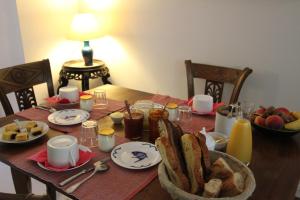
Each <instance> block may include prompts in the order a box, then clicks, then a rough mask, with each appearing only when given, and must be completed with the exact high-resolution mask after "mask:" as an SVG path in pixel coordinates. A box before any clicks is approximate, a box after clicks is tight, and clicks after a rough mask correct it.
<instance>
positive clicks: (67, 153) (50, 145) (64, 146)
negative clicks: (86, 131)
mask: <svg viewBox="0 0 300 200" xmlns="http://www.w3.org/2000/svg"><path fill="white" fill-rule="evenodd" d="M47 156H48V162H49V164H50V165H52V166H54V167H66V166H75V165H76V163H77V161H78V159H79V147H78V141H77V138H76V137H74V136H71V135H60V136H56V137H53V138H51V139H50V140H48V142H47Z"/></svg>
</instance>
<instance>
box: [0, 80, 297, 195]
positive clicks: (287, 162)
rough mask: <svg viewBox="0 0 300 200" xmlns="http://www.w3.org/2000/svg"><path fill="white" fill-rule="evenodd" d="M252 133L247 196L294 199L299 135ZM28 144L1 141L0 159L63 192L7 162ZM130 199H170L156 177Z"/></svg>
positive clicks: (115, 90)
mask: <svg viewBox="0 0 300 200" xmlns="http://www.w3.org/2000/svg"><path fill="white" fill-rule="evenodd" d="M99 88H101V89H105V91H106V94H107V98H110V99H114V100H119V101H124V100H125V99H126V100H128V102H129V103H130V104H133V103H134V102H135V101H137V100H142V99H149V98H151V97H152V96H153V94H151V93H147V92H142V91H138V90H133V89H128V88H123V87H119V86H114V85H103V86H99ZM16 118H19V119H22V118H21V117H19V116H16V115H11V116H8V117H4V118H1V119H0V126H3V125H5V124H7V123H9V122H11V121H12V120H13V119H16ZM99 123H100V124H101V125H105V126H111V127H112V128H114V129H115V133H116V134H117V135H119V136H124V127H123V126H122V125H114V124H113V122H112V120H111V119H110V117H109V116H106V117H103V118H101V119H99ZM61 134H63V133H61V132H59V131H55V130H51V129H50V131H49V132H48V134H47V136H46V137H44V138H43V139H42V140H40V141H39V142H36V143H33V144H31V145H33V146H34V145H45V144H46V142H47V140H48V139H49V138H51V137H54V136H56V135H61ZM252 136H253V151H252V160H251V164H250V165H249V168H250V169H251V170H252V172H253V174H254V177H255V181H256V188H255V190H254V192H253V194H252V196H251V197H250V199H255V200H260V199H262V200H266V199H272V200H275V199H278V200H279V199H280V200H283V199H284V200H289V199H295V192H296V189H297V186H298V183H299V179H300V170H299V169H300V134H297V135H294V136H289V137H288V136H280V135H275V134H270V133H267V132H263V131H258V130H256V129H253V132H252ZM142 140H144V141H147V140H148V135H147V134H146V132H145V133H144V134H143V138H142ZM30 147H31V146H28V145H19V146H18V145H7V144H0V161H2V162H4V163H6V164H7V165H8V166H10V167H11V168H13V169H14V170H15V171H17V172H18V173H20V174H22V175H24V176H25V177H26V176H28V177H34V178H35V179H38V180H39V181H41V182H43V183H44V184H46V185H47V187H48V188H50V189H51V191H59V192H61V193H63V194H66V192H65V191H64V190H62V189H61V188H58V187H57V186H56V185H55V184H52V183H50V182H48V181H45V180H43V179H41V178H39V174H35V175H34V176H33V175H32V174H30V173H28V172H27V171H26V170H24V169H22V167H20V166H15V165H13V164H12V163H10V162H9V158H10V157H13V156H15V155H17V154H19V153H21V152H24V151H27V150H28V148H30ZM24 159H25V158H24ZM0 181H2V180H1V179H0ZM112 190H113V188H112ZM93 192H101V191H93ZM66 195H67V194H66ZM133 199H135V200H150V199H151V200H152V199H155V200H167V199H171V196H170V195H169V194H168V193H167V192H166V191H165V190H164V189H163V188H162V187H161V186H160V183H159V180H158V178H155V179H154V180H153V181H152V182H151V183H150V184H148V185H147V186H146V187H145V188H144V189H142V190H141V191H140V192H138V193H137V194H136V195H135V196H134V197H133Z"/></svg>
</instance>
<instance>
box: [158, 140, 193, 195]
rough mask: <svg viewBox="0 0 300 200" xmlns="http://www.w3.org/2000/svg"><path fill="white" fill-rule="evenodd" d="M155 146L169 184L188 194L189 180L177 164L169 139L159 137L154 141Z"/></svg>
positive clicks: (176, 157)
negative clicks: (166, 173) (168, 178)
mask: <svg viewBox="0 0 300 200" xmlns="http://www.w3.org/2000/svg"><path fill="white" fill-rule="evenodd" d="M155 145H156V147H157V148H158V150H159V153H160V155H161V158H162V160H163V162H164V164H165V166H166V169H167V172H168V175H169V177H170V179H171V182H172V183H173V184H175V185H176V186H177V187H179V188H180V189H182V190H184V191H186V192H189V191H190V185H189V180H188V178H187V177H186V175H185V174H184V173H183V170H182V168H181V165H180V163H179V158H178V156H177V154H176V152H175V149H174V147H173V146H172V145H171V143H170V141H169V139H168V138H167V137H165V136H162V137H159V138H157V139H156V141H155Z"/></svg>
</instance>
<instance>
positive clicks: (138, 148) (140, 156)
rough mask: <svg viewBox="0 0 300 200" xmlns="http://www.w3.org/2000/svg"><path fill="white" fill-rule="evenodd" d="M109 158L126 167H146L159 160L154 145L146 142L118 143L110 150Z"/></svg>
mask: <svg viewBox="0 0 300 200" xmlns="http://www.w3.org/2000/svg"><path fill="white" fill-rule="evenodd" d="M111 159H112V160H113V161H114V163H116V164H117V165H119V166H121V167H125V168H127V169H146V168H149V167H152V166H154V165H156V164H158V163H159V162H160V161H161V157H160V154H159V151H158V150H157V148H156V147H155V145H154V144H151V143H147V142H128V143H124V144H120V145H118V146H116V147H115V148H114V149H113V150H112V151H111Z"/></svg>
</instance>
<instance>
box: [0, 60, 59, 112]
mask: <svg viewBox="0 0 300 200" xmlns="http://www.w3.org/2000/svg"><path fill="white" fill-rule="evenodd" d="M41 83H47V86H48V94H49V96H53V95H54V88H53V82H52V75H51V69H50V62H49V60H48V59H46V60H42V61H37V62H31V63H26V64H22V65H17V66H13V67H8V68H3V69H0V101H1V104H2V106H3V109H4V112H5V114H6V115H11V114H13V113H14V112H13V109H12V107H11V104H10V102H9V100H8V98H7V94H8V93H10V92H14V93H15V96H16V99H17V103H18V106H19V109H20V111H21V110H24V109H27V108H30V107H32V106H33V105H35V106H36V105H37V103H36V98H35V94H34V91H33V86H34V85H37V84H41Z"/></svg>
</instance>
